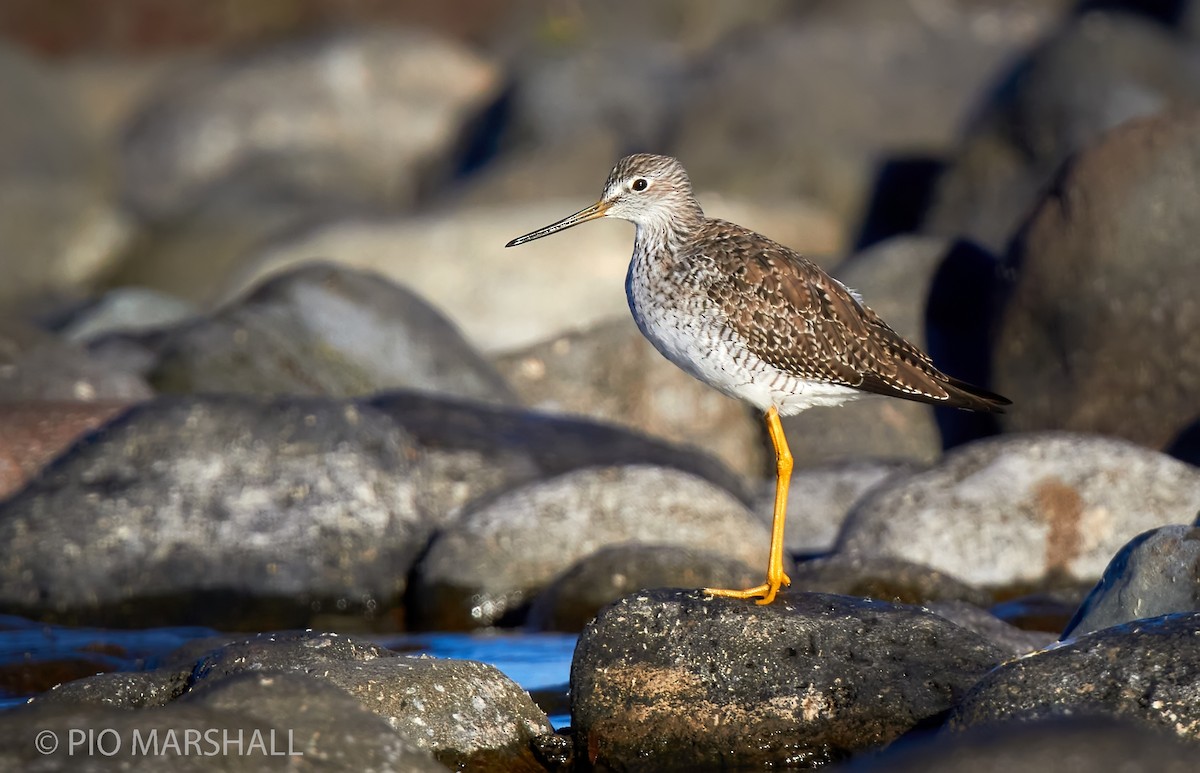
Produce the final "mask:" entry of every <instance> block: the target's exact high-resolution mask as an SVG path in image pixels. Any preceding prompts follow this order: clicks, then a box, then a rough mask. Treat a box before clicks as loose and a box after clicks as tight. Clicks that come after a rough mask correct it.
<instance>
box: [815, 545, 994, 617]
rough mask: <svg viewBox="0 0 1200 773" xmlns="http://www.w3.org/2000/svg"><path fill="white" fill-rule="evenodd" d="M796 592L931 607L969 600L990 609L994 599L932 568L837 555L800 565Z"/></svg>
mask: <svg viewBox="0 0 1200 773" xmlns="http://www.w3.org/2000/svg"><path fill="white" fill-rule="evenodd" d="M791 577H792V589H793V590H797V591H811V592H816V593H838V594H841V595H844V596H861V597H865V598H872V599H877V600H879V601H891V602H896V603H898V604H928V603H930V602H936V601H969V602H971V603H973V604H979V605H980V606H986V605H987V604H988V603H989V601H990V596H989V595H988V594H987V593H986V592H985V591H983V590H980V589H978V588H973V587H971V586H970V585H967V584H966V583H964V582H962V581H960V580H958V579H957V578H955V577H952V576H950V575H947V574H945V573H944V572H939V571H938V570H936V569H933V568H932V567H929V566H924V565H922V564H914V563H912V562H910V561H905V560H903V559H898V558H893V557H891V556H879V555H862V554H853V553H851V554H842V553H833V554H830V555H827V556H817V557H816V558H810V559H808V560H806V561H801V562H799V563H798V564H796V571H795V572H793V573H792V575H791Z"/></svg>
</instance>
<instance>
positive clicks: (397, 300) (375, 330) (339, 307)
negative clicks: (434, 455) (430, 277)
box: [150, 263, 512, 402]
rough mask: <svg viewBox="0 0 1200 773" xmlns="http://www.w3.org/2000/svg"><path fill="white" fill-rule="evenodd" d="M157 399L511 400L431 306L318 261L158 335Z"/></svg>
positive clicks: (378, 280) (490, 371) (382, 281)
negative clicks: (413, 394) (402, 391)
mask: <svg viewBox="0 0 1200 773" xmlns="http://www.w3.org/2000/svg"><path fill="white" fill-rule="evenodd" d="M150 380H151V382H152V383H154V384H155V385H156V386H157V388H158V389H159V390H160V391H162V392H167V393H185V394H187V393H195V392H234V393H242V394H266V395H273V394H293V395H320V396H328V397H352V396H357V395H365V394H371V393H374V392H378V391H381V390H383V389H390V388H391V389H394V388H415V389H425V390H429V391H437V392H442V393H445V394H448V395H451V396H458V397H470V398H473V399H476V400H482V401H485V402H508V401H510V400H511V399H512V397H511V393H510V391H509V388H508V386H507V384H506V383H505V382H504V380H503V379H502V378H501V377H500V375H499V374H498V373H496V371H495V370H494V369H493V368H492V367H491V366H490V365H489V364H488V363H487V362H486V361H485V360H484V359H483V358H482V357H481V356H480V355H479V354H478V353H476V352H475V350H474V349H473V348H471V346H470V344H468V343H467V342H466V341H464V340H463V339H462V337H461V336H460V335H459V334H458V331H457V330H455V329H454V327H453V325H451V324H450V323H449V322H448V321H447V320H446V319H445V318H444V317H443V316H442V315H441V314H440V313H439V312H438V311H437V310H436V309H434V308H433V307H431V306H429V305H428V304H427V303H425V302H424V301H422V300H421V299H420V298H419V297H417V296H416V295H415V294H413V293H411V292H409V291H408V290H406V289H404V288H402V287H398V286H396V285H393V284H391V283H390V282H388V281H387V280H385V279H383V278H382V277H378V276H374V275H372V274H367V273H362V272H357V271H352V270H349V269H345V268H341V267H338V266H334V265H329V264H323V263H317V264H310V265H308V266H305V267H301V268H297V269H294V270H292V271H290V272H288V273H286V274H283V275H281V276H277V277H274V278H273V279H270V280H268V281H266V282H265V283H264V284H263V285H262V286H260V287H258V288H257V289H255V290H254V291H253V292H251V293H250V294H249V295H248V296H247V297H246V298H244V299H242V300H240V301H238V302H235V303H233V304H231V305H230V306H228V307H226V308H224V309H222V310H221V311H219V312H217V313H216V314H214V315H212V316H211V317H209V318H208V319H206V320H203V321H200V322H196V323H191V324H185V325H182V326H181V327H179V328H177V329H175V330H173V331H170V332H168V333H166V334H165V338H164V340H163V342H162V344H161V345H160V347H159V361H158V364H157V366H156V367H155V368H154V370H153V371H152V372H151V374H150Z"/></svg>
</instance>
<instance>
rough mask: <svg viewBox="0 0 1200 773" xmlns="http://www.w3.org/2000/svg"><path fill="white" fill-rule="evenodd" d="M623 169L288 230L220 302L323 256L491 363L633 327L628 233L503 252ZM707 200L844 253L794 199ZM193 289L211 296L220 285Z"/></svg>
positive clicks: (242, 266)
mask: <svg viewBox="0 0 1200 773" xmlns="http://www.w3.org/2000/svg"><path fill="white" fill-rule="evenodd" d="M615 160H616V154H614V155H613V156H605V157H604V158H602V159H600V160H599V161H598V162H597V163H596V164H595V165H594V166H593V167H590V168H585V169H581V170H580V171H579V172H578V174H579V176H580V178H581V180H580V184H581V187H583V189H584V191H585V193H584V195H583V196H580V197H577V198H574V197H573V198H553V199H549V200H547V199H546V194H545V193H542V194H541V196H540V197H539V198H538V200H537V201H535V202H529V203H520V202H518V203H512V200H511V199H510V198H509V197H506V196H504V195H500V194H497V195H496V196H494V197H489V198H487V199H486V201H484V202H483V203H482V204H481V205H479V206H463V207H459V208H455V209H449V210H447V209H442V210H438V211H435V212H431V213H429V214H426V215H421V216H416V217H410V218H404V219H385V218H370V219H368V218H363V217H342V218H335V219H328V218H325V219H322V220H320V221H318V223H317V224H316V225H309V226H307V227H304V228H298V229H292V230H289V231H288V232H287V233H285V234H281V235H280V236H279V237H278V238H276V239H273V240H270V241H269V242H267V243H264V244H263V245H262V246H261V247H260V248H258V249H254V250H247V251H245V252H244V254H242V255H240V256H239V257H238V259H237V260H236V261H235V262H236V269H235V270H232V271H230V272H229V273H228V276H227V277H226V276H222V277H221V279H222V281H221V283H220V297H221V298H223V299H229V298H232V297H235V296H237V295H240V294H242V293H244V292H245V290H246V288H248V287H250V286H253V285H256V284H258V283H259V282H260V281H261V280H262V278H263V277H264V276H266V275H268V274H274V273H277V272H279V271H281V270H284V269H287V268H291V267H293V266H295V265H296V264H298V263H305V262H308V261H311V260H312V259H313V256H314V255H316V256H322V257H323V258H327V259H330V260H335V261H337V262H339V263H342V264H345V265H348V266H352V267H354V268H358V269H363V270H367V271H373V272H376V273H379V274H382V275H383V276H386V277H388V278H390V279H392V280H393V281H395V282H397V283H402V284H404V285H405V286H406V287H410V288H412V289H413V291H415V292H417V293H418V294H420V295H421V297H423V298H426V299H428V300H429V302H430V303H432V304H434V305H435V306H437V307H438V308H439V309H442V310H444V311H445V313H446V314H448V315H449V316H450V317H451V319H452V320H453V321H454V322H455V324H457V325H458V326H459V328H461V329H462V330H463V332H464V334H465V335H466V336H467V338H469V339H470V340H471V341H472V342H474V343H475V344H476V345H477V346H478V347H479V348H480V349H482V350H483V351H485V352H487V353H488V354H496V353H499V352H504V351H508V350H512V349H519V348H522V347H526V346H532V345H534V344H537V343H539V342H542V341H546V340H548V339H551V338H554V337H555V336H559V335H563V334H566V333H569V332H571V331H575V330H579V329H586V328H588V327H591V326H592V325H595V324H597V323H600V322H605V321H608V320H611V319H615V318H621V317H628V316H629V307H628V303H627V301H626V299H625V272H626V269H627V268H628V266H629V257H630V254H631V253H632V251H633V235H632V231H630V230H629V226H628V224H625V223H615V222H607V223H592V224H590V227H587V228H578V229H575V230H573V231H571V233H570V235H569V236H567V235H564V236H562V237H561V238H558V239H542V240H539V241H536V242H532V243H530V244H525V245H522V246H521V247H520V249H511V250H506V249H504V245H505V244H506V243H508V242H509V241H510V240H511V239H512V238H513V237H515V236H518V235H520V234H522V233H525V232H527V231H531V230H533V229H534V228H540V227H541V226H543V225H546V224H547V223H550V222H553V221H555V220H558V219H559V218H562V217H564V216H566V215H568V214H570V213H571V212H574V211H576V210H578V209H580V208H582V207H584V206H587V205H588V204H590V203H592V202H594V201H595V200H596V197H597V196H599V195H600V189H601V187H602V186H603V184H604V176H605V175H606V174H608V170H609V169H610V168H611V165H612V164H613V162H614V161H615ZM698 182H703V181H698ZM700 200H701V202H702V203H703V204H704V205H705V208H706V211H707V212H708V213H709V214H711V215H712V216H714V217H723V218H726V219H729V220H734V221H736V222H739V223H742V224H743V225H745V226H746V227H748V228H756V229H758V230H761V231H762V232H763V233H767V234H770V235H771V237H772V238H774V239H776V240H779V241H782V242H784V243H785V244H788V245H790V246H792V247H795V248H797V249H801V250H804V251H805V252H807V253H811V254H813V255H816V256H818V260H820V257H819V256H821V255H829V254H834V253H836V252H837V251H838V250H839V248H840V247H841V242H840V241H839V240H838V235H837V233H836V229H835V228H834V227H833V225H832V224H831V223H830V218H829V217H828V216H827V215H826V214H825V213H822V212H821V211H814V207H813V206H812V205H806V204H804V203H803V202H798V201H797V200H796V199H794V198H785V199H783V200H782V201H772V202H767V201H764V200H762V199H761V198H759V199H731V198H728V197H718V196H713V195H705V194H703V193H702V194H701V197H700ZM821 262H822V263H823V264H824V263H826V262H827V260H826V261H821ZM209 271H210V273H211V271H212V269H209ZM133 279H136V277H134V278H127V279H126V280H125V281H127V282H128V281H133ZM140 281H143V282H144V281H145V280H140ZM194 281H195V282H206V283H207V286H211V283H212V277H211V276H210V277H206V278H200V279H197V280H194ZM154 286H162V285H157V284H156V285H154ZM197 286H199V285H198V284H196V285H194V286H193V287H191V288H189V287H178V286H170V287H167V288H166V289H170V290H172V291H173V292H175V293H177V294H185V293H188V292H193V293H194V292H195V287H197ZM183 297H194V296H189V295H183Z"/></svg>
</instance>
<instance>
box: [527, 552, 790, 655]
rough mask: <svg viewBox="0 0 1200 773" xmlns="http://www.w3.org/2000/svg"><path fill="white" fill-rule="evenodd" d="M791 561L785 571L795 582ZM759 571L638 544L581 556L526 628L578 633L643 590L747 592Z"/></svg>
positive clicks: (716, 557) (539, 602) (533, 610)
mask: <svg viewBox="0 0 1200 773" xmlns="http://www.w3.org/2000/svg"><path fill="white" fill-rule="evenodd" d="M791 563H792V562H791V559H790V558H787V557H786V556H785V558H784V570H785V571H787V572H788V573H789V574H791V575H792V576H793V577H795V573H794V567H793V566H792V565H791ZM763 572H764V567H761V566H750V565H749V564H747V563H745V562H743V561H740V560H738V559H735V558H729V557H728V556H724V555H721V554H720V553H717V552H714V551H711V550H697V549H694V548H684V547H678V546H676V545H645V544H638V543H631V544H623V545H610V546H609V547H605V548H600V549H599V550H597V551H596V552H595V553H592V554H591V555H588V556H585V557H583V558H581V559H579V560H578V561H576V562H575V563H574V564H573V565H571V566H570V567H569V568H568V569H567V570H566V571H564V572H563V573H562V574H560V575H559V576H558V577H557V578H555V579H554V581H553V582H551V584H550V585H549V586H548V587H547V588H546V589H545V590H544V591H542V592H541V593H539V594H538V595H537V597H536V598H534V600H533V604H532V605H531V606H530V608H529V615H528V618H527V619H526V621H525V626H526V628H530V629H532V630H535V631H568V632H571V633H578V632H579V631H582V630H583V628H584V626H585V625H587V624H588V622H590V621H591V620H592V619H594V618H595V617H596V614H597V613H598V612H599V611H600V610H601V609H603V608H604V607H606V606H608V605H609V604H611V603H612V602H614V601H617V600H618V599H621V598H624V597H625V596H628V595H629V594H631V593H634V592H635V591H639V590H643V589H646V588H749V587H753V586H755V585H758V584H760V583H761V582H762V581H763Z"/></svg>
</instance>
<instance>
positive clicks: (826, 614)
mask: <svg viewBox="0 0 1200 773" xmlns="http://www.w3.org/2000/svg"><path fill="white" fill-rule="evenodd" d="M1003 657H1004V653H1003V652H1002V651H1001V650H1000V649H999V648H997V647H995V646H994V645H992V644H991V643H990V642H988V641H987V640H986V639H984V638H983V637H981V636H979V635H978V634H975V633H972V632H970V631H967V630H965V629H963V628H960V627H958V626H956V625H954V624H952V623H949V622H947V621H946V620H944V619H943V618H940V617H938V616H937V615H933V614H930V613H928V612H926V611H924V610H921V609H919V608H916V607H908V606H902V605H896V604H888V603H884V602H878V601H868V600H864V599H854V598H850V597H847V596H834V595H825V594H809V593H797V592H792V591H785V592H784V593H782V594H781V595H780V597H779V598H777V599H776V601H775V602H774V603H773V604H770V605H767V606H759V605H757V604H754V603H752V602H749V601H745V600H740V599H708V598H704V597H703V596H702V595H701V594H700V593H699V592H695V591H678V590H658V591H649V592H645V593H639V594H635V595H633V596H629V597H626V598H624V599H622V600H621V601H619V602H617V603H616V604H614V605H612V606H610V607H608V608H607V609H606V610H605V611H604V612H603V613H601V615H600V616H599V617H598V618H597V619H596V620H595V621H594V622H593V623H592V624H591V625H589V626H588V627H587V629H585V630H584V632H583V634H582V636H581V637H580V640H579V644H578V646H577V647H576V650H575V659H574V662H573V663H572V666H571V698H572V709H571V725H572V727H573V728H574V731H575V735H576V748H577V749H578V750H579V752H580V754H586V756H587V762H588V763H590V764H591V765H593V766H595V767H598V768H600V769H616V770H697V769H719V768H722V767H726V768H727V767H730V766H735V767H742V768H763V767H771V766H790V767H815V766H819V765H822V764H826V763H829V762H833V761H836V760H840V759H845V758H846V757H848V756H850V755H853V754H855V753H858V752H862V751H866V750H867V749H871V748H874V747H878V746H880V745H882V744H887V743H889V742H891V741H893V740H894V739H896V738H897V737H899V736H901V735H902V734H904V733H905V732H908V731H910V730H912V729H913V728H915V727H917V726H919V725H922V724H927V723H930V722H933V721H936V718H937V717H938V715H940V714H941V713H942V712H944V711H945V710H946V709H948V708H949V707H950V706H952V705H953V704H954V703H955V702H957V700H958V699H959V698H960V697H961V696H962V695H963V694H965V693H966V691H967V690H968V689H969V688H970V687H971V685H973V684H974V683H975V682H976V681H977V680H978V679H979V678H980V677H981V676H983V674H984V673H986V672H987V671H988V670H989V669H990V668H992V666H994V665H995V664H996V663H998V662H999V661H1000V660H1002V659H1003Z"/></svg>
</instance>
